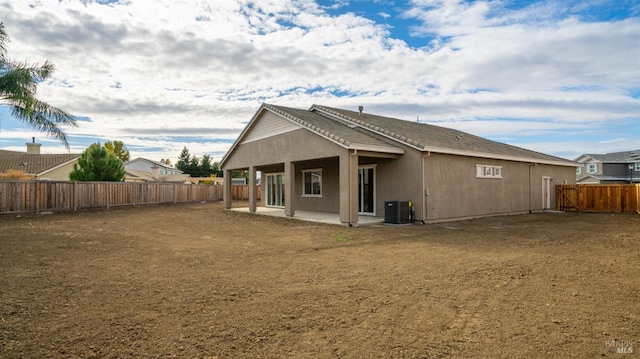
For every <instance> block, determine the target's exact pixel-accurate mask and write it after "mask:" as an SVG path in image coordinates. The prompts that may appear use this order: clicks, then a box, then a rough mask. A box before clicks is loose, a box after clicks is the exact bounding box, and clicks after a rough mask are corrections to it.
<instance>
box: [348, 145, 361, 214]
mask: <svg viewBox="0 0 640 359" xmlns="http://www.w3.org/2000/svg"><path fill="white" fill-rule="evenodd" d="M358 164H359V163H358V152H357V151H353V153H350V154H349V195H350V198H349V217H350V220H349V225H352V226H356V225H358V198H359V194H360V188H359V186H358Z"/></svg>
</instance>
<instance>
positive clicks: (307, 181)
mask: <svg viewBox="0 0 640 359" xmlns="http://www.w3.org/2000/svg"><path fill="white" fill-rule="evenodd" d="M302 178H303V180H302V181H303V182H304V183H303V186H302V196H304V197H322V169H320V168H316V169H312V170H303V171H302Z"/></svg>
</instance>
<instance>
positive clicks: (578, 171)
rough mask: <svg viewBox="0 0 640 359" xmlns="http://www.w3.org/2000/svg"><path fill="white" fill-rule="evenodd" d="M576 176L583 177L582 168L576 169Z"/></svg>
mask: <svg viewBox="0 0 640 359" xmlns="http://www.w3.org/2000/svg"><path fill="white" fill-rule="evenodd" d="M576 174H577V175H581V174H582V166H579V167H576Z"/></svg>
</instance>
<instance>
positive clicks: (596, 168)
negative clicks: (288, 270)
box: [587, 163, 598, 174]
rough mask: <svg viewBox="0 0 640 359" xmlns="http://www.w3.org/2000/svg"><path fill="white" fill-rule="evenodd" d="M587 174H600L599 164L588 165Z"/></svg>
mask: <svg viewBox="0 0 640 359" xmlns="http://www.w3.org/2000/svg"><path fill="white" fill-rule="evenodd" d="M592 167H593V170H591V168H592ZM587 173H589V174H594V173H598V164H597V163H587Z"/></svg>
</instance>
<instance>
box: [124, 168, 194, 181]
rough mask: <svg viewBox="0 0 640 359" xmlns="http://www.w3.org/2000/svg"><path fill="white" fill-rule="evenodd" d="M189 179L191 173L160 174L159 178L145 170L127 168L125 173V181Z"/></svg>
mask: <svg viewBox="0 0 640 359" xmlns="http://www.w3.org/2000/svg"><path fill="white" fill-rule="evenodd" d="M188 179H189V175H185V174H176V175H160V176H158V178H156V177H153V175H151V173H149V172H145V171H138V170H132V169H127V170H126V174H125V181H131V182H167V183H185V182H186V181H187V180H188Z"/></svg>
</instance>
